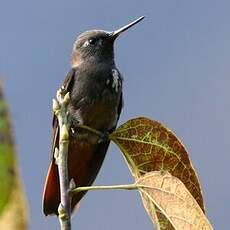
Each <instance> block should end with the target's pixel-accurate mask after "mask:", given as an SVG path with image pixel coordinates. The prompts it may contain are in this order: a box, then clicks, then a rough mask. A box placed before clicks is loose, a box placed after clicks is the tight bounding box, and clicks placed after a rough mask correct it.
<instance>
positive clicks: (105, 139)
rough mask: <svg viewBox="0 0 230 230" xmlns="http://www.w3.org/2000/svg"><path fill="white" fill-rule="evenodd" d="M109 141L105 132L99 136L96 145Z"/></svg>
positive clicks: (107, 133)
mask: <svg viewBox="0 0 230 230" xmlns="http://www.w3.org/2000/svg"><path fill="white" fill-rule="evenodd" d="M108 140H109V132H108V131H105V132H103V133H102V134H101V136H100V138H99V140H98V144H100V143H105V142H107V141H108Z"/></svg>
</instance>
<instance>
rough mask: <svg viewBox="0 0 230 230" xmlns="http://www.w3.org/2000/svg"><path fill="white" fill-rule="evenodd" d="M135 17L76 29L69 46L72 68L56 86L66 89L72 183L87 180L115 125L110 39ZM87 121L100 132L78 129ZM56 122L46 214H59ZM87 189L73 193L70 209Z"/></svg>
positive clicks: (116, 77)
mask: <svg viewBox="0 0 230 230" xmlns="http://www.w3.org/2000/svg"><path fill="white" fill-rule="evenodd" d="M143 18H144V17H143V16H142V17H140V18H138V19H136V20H135V21H133V22H131V23H129V24H128V25H126V26H123V27H121V28H120V29H118V30H115V31H112V32H109V31H104V30H89V31H86V32H83V33H81V34H80V35H79V36H78V37H77V39H76V41H75V42H74V45H73V51H72V58H71V69H70V71H69V72H68V74H67V76H66V79H65V80H64V82H63V85H62V87H61V89H62V90H63V91H64V92H65V93H67V92H69V93H70V102H69V105H68V108H67V111H68V118H69V123H70V131H69V132H70V133H69V147H68V162H67V163H68V166H67V167H68V175H69V179H70V180H71V179H73V180H74V182H75V184H76V187H79V186H89V185H91V184H92V183H93V182H94V180H95V178H96V176H97V174H98V172H99V170H100V168H101V165H102V163H103V161H104V158H105V155H106V152H107V149H108V146H109V143H110V141H109V139H108V138H107V137H108V134H109V133H111V132H113V131H114V130H115V129H116V125H117V122H118V119H119V117H120V113H121V110H122V107H123V97H122V79H123V78H122V75H121V73H120V71H119V70H118V68H117V67H116V64H115V61H114V42H115V40H116V38H117V37H119V36H120V35H121V34H122V33H123V32H125V31H126V30H128V29H129V28H130V27H132V26H134V25H135V24H137V23H138V22H140V21H141V20H142V19H143ZM79 125H86V126H89V127H91V128H93V129H96V130H98V131H100V132H101V133H102V136H101V137H98V136H97V135H96V134H94V133H92V132H90V131H87V130H84V129H81V128H80V127H79ZM59 132H60V131H59V127H58V121H57V118H56V116H54V117H53V137H52V149H51V151H52V159H51V163H50V166H49V169H48V174H47V177H46V181H45V186H44V193H43V212H44V214H45V215H52V214H54V215H55V214H56V215H58V206H59V204H60V188H59V176H58V167H57V165H56V164H55V158H54V151H55V148H56V147H57V148H58V145H59ZM85 193H86V192H80V193H77V194H75V195H73V197H72V200H71V212H73V210H74V209H75V207H76V206H77V204H78V203H79V201H80V200H81V199H82V197H83V196H84V195H85Z"/></svg>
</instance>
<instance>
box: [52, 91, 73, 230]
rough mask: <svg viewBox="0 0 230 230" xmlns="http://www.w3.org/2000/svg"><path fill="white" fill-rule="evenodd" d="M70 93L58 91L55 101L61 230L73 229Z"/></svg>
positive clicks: (56, 156)
mask: <svg viewBox="0 0 230 230" xmlns="http://www.w3.org/2000/svg"><path fill="white" fill-rule="evenodd" d="M68 102H69V94H66V95H65V96H63V95H62V92H61V90H58V92H57V101H56V100H54V101H53V111H54V113H55V115H56V116H57V119H58V124H59V133H60V134H59V150H58V149H57V148H56V149H55V158H56V163H57V165H58V173H59V181H60V198H61V202H60V205H59V208H58V214H59V215H58V218H59V221H60V225H61V230H71V195H70V194H69V177H68V167H67V162H68V146H69V125H68V119H67V105H68Z"/></svg>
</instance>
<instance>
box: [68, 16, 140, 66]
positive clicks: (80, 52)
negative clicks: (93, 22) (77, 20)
mask: <svg viewBox="0 0 230 230" xmlns="http://www.w3.org/2000/svg"><path fill="white" fill-rule="evenodd" d="M143 18H144V17H140V18H138V19H137V20H135V21H133V22H131V23H130V24H128V25H126V26H123V27H121V28H120V29H118V30H115V31H112V32H108V31H104V30H89V31H86V32H84V33H82V34H80V35H79V36H78V37H77V39H76V41H75V42H74V45H73V52H72V59H71V65H72V68H74V67H77V66H79V65H81V64H82V63H83V64H84V63H85V62H89V63H98V62H110V63H113V62H114V51H113V44H114V41H115V40H116V38H117V37H118V36H119V35H120V34H122V33H123V32H124V31H126V30H127V29H129V28H130V27H132V26H134V25H135V24H137V23H138V22H140V21H141V20H142V19H143Z"/></svg>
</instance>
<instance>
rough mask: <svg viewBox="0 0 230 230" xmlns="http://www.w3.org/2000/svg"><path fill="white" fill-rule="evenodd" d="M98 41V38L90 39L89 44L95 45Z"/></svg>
mask: <svg viewBox="0 0 230 230" xmlns="http://www.w3.org/2000/svg"><path fill="white" fill-rule="evenodd" d="M96 41H97V39H96V38H90V39H89V44H90V45H94V44H95V43H96Z"/></svg>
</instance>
